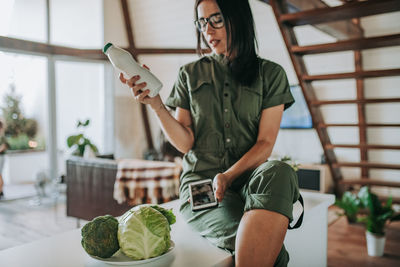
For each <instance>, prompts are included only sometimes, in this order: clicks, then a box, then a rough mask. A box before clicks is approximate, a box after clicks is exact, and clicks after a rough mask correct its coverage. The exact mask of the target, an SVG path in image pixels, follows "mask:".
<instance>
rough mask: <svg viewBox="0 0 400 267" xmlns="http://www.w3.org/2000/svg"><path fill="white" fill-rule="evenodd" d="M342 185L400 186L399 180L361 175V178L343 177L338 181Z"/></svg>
mask: <svg viewBox="0 0 400 267" xmlns="http://www.w3.org/2000/svg"><path fill="white" fill-rule="evenodd" d="M339 183H340V184H343V185H367V186H387V187H400V182H391V181H382V180H377V179H371V178H367V177H363V178H361V179H344V180H341V181H340V182H339Z"/></svg>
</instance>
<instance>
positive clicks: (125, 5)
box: [121, 0, 136, 57]
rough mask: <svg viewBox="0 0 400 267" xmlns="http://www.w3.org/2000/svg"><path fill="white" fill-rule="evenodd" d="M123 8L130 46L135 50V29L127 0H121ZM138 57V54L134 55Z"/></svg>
mask: <svg viewBox="0 0 400 267" xmlns="http://www.w3.org/2000/svg"><path fill="white" fill-rule="evenodd" d="M121 9H122V13H123V15H124V21H125V31H126V35H127V37H128V43H129V48H130V49H132V50H135V39H134V37H133V29H132V24H131V16H130V14H129V5H128V1H127V0H121ZM134 56H135V57H136V55H134Z"/></svg>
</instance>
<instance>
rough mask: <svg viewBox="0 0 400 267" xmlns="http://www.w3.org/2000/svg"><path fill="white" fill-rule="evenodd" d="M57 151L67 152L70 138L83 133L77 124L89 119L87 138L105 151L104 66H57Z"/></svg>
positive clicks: (86, 130) (98, 64) (61, 64)
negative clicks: (79, 121)
mask: <svg viewBox="0 0 400 267" xmlns="http://www.w3.org/2000/svg"><path fill="white" fill-rule="evenodd" d="M55 67H56V68H55V69H56V87H57V90H56V98H57V100H56V101H57V102H56V109H57V142H58V149H61V150H64V151H67V150H68V149H69V148H68V147H67V141H66V140H67V138H68V136H70V135H75V134H77V133H78V132H81V131H82V129H81V128H80V129H77V128H76V125H77V122H78V120H81V121H85V120H86V119H90V124H89V126H88V127H86V129H84V134H85V136H86V137H87V138H89V140H90V141H91V142H92V143H93V144H95V145H96V146H97V148H98V149H99V151H100V152H102V151H104V134H105V131H104V129H105V119H104V113H105V112H104V95H105V92H104V74H103V72H104V66H103V64H102V63H87V62H85V63H82V62H64V61H59V62H56V65H55Z"/></svg>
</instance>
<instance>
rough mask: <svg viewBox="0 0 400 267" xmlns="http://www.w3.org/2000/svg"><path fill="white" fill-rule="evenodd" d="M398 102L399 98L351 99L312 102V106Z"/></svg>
mask: <svg viewBox="0 0 400 267" xmlns="http://www.w3.org/2000/svg"><path fill="white" fill-rule="evenodd" d="M394 102H400V98H380V99H376V98H374V99H351V100H314V101H311V105H312V106H320V105H337V104H359V103H362V104H374V103H394Z"/></svg>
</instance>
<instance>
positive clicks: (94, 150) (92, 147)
mask: <svg viewBox="0 0 400 267" xmlns="http://www.w3.org/2000/svg"><path fill="white" fill-rule="evenodd" d="M89 146H90V148H91V149H92V150H93V152H94V153H97V152H99V150H98V149H97V146H95V145H93V144H92V143H90V144H89Z"/></svg>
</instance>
